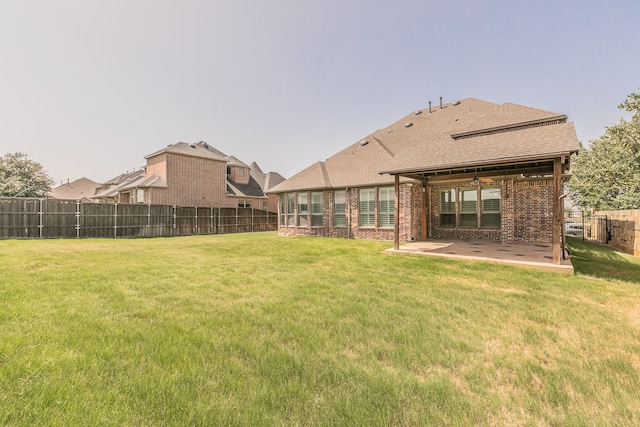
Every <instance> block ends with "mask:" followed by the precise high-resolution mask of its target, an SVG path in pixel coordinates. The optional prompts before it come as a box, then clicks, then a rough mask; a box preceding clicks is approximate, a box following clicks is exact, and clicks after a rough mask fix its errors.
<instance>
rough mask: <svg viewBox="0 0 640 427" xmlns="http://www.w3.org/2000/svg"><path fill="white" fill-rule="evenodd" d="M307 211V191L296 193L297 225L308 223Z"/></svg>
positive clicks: (303, 225)
mask: <svg viewBox="0 0 640 427" xmlns="http://www.w3.org/2000/svg"><path fill="white" fill-rule="evenodd" d="M307 213H309V205H308V203H307V193H298V227H306V226H307V225H309V222H308V219H307Z"/></svg>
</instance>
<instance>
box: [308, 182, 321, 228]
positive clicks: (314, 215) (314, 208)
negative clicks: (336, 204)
mask: <svg viewBox="0 0 640 427" xmlns="http://www.w3.org/2000/svg"><path fill="white" fill-rule="evenodd" d="M311 226H312V227H322V193H321V192H319V191H318V192H313V193H311Z"/></svg>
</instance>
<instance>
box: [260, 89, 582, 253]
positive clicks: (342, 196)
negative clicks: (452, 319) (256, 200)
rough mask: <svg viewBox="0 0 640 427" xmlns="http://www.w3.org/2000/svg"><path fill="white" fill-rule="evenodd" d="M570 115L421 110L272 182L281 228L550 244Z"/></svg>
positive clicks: (480, 108)
mask: <svg viewBox="0 0 640 427" xmlns="http://www.w3.org/2000/svg"><path fill="white" fill-rule="evenodd" d="M578 148H579V143H578V140H577V137H576V133H575V130H574V127H573V123H568V122H567V116H566V115H563V114H558V113H554V112H550V111H545V110H539V109H535V108H530V107H525V106H521V105H517V104H512V103H504V104H501V105H499V104H494V103H490V102H486V101H481V100H478V99H474V98H468V99H464V100H461V101H456V102H452V103H449V104H444V105H443V104H442V103H440V105H439V106H436V107H435V108H432V107H431V105H429V107H428V108H426V109H423V110H418V111H414V112H412V113H410V114H409V115H407V116H405V117H404V118H402V119H401V120H399V121H397V122H396V123H394V124H392V125H390V126H388V127H385V128H383V129H380V130H378V131H376V132H374V133H372V134H370V135H368V136H366V137H365V138H363V139H362V140H360V141H357V142H356V143H354V144H352V145H350V146H349V147H347V148H345V149H344V150H342V151H340V152H338V153H336V154H335V155H333V156H331V157H330V158H328V159H327V160H326V161H323V162H317V163H315V164H313V165H312V166H310V167H308V168H306V169H304V170H303V171H301V172H299V173H298V174H296V175H294V176H293V177H291V178H289V179H287V180H285V181H284V182H282V183H281V184H279V185H277V186H275V187H274V188H272V189H271V192H272V193H273V194H277V195H278V197H279V200H280V203H279V227H278V231H279V234H280V235H305V236H327V237H346V238H356V239H384V240H394V246H395V247H396V248H397V247H398V242H399V241H400V240H404V241H409V240H426V239H428V238H447V239H490V240H498V241H502V242H503V243H512V242H514V241H524V242H547V243H554V245H553V247H554V261H556V258H557V262H559V258H560V255H559V253H560V252H559V251H560V244H559V242H560V234H561V221H562V203H561V199H562V197H561V193H562V181H563V180H564V179H566V178H567V175H565V172H567V171H568V169H569V158H570V155H571V154H572V153H575V152H577V151H578Z"/></svg>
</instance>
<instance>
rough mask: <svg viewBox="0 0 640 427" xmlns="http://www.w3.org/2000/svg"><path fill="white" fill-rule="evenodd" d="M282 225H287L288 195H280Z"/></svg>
mask: <svg viewBox="0 0 640 427" xmlns="http://www.w3.org/2000/svg"><path fill="white" fill-rule="evenodd" d="M280 225H287V195H286V194H281V195H280Z"/></svg>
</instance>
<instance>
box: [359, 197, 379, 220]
mask: <svg viewBox="0 0 640 427" xmlns="http://www.w3.org/2000/svg"><path fill="white" fill-rule="evenodd" d="M359 208H360V209H359V218H360V220H359V224H360V227H375V225H376V190H375V189H374V188H361V189H360V198H359Z"/></svg>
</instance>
